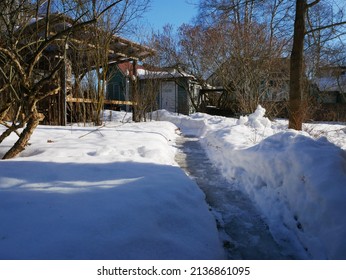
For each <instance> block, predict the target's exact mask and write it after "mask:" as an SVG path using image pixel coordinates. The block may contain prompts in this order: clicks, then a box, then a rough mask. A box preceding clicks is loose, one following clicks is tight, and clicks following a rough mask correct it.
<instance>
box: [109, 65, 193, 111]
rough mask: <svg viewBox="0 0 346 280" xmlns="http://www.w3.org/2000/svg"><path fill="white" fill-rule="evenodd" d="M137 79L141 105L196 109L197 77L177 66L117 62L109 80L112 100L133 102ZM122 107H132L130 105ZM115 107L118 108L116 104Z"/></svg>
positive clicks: (122, 107) (167, 108) (110, 72)
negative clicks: (160, 66) (165, 66)
mask: <svg viewBox="0 0 346 280" xmlns="http://www.w3.org/2000/svg"><path fill="white" fill-rule="evenodd" d="M133 79H137V82H138V90H139V93H138V95H139V100H137V101H136V102H137V103H140V104H139V106H140V107H141V106H142V107H143V106H145V107H147V110H148V111H150V110H157V109H165V110H167V111H170V112H175V113H180V114H190V113H192V112H194V111H195V110H194V106H193V104H192V103H193V102H194V101H197V98H198V93H199V89H200V86H199V85H198V83H197V81H196V79H195V77H194V76H192V75H190V74H187V73H185V72H183V71H179V70H177V69H174V68H154V67H149V66H143V65H137V66H136V69H135V71H134V69H133V65H132V64H131V63H128V62H124V63H120V64H114V65H112V66H111V67H110V69H109V79H108V82H107V94H106V98H107V99H108V100H112V99H114V100H124V101H131V100H132V99H133V86H132V82H131V81H132V80H133ZM117 108H118V109H123V110H130V108H129V106H118V107H117ZM113 109H114V107H113Z"/></svg>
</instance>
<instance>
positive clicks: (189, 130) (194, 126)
mask: <svg viewBox="0 0 346 280" xmlns="http://www.w3.org/2000/svg"><path fill="white" fill-rule="evenodd" d="M152 118H153V119H154V120H157V121H169V122H171V123H174V124H175V125H176V126H177V127H178V128H179V129H180V130H181V131H182V132H183V133H184V135H191V136H197V137H200V136H202V135H204V133H205V131H206V130H207V122H206V120H205V117H204V114H196V115H195V117H189V116H185V115H179V114H176V113H171V112H168V111H166V110H158V111H156V112H154V113H152Z"/></svg>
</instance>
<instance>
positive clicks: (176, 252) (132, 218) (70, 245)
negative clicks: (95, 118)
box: [0, 112, 224, 259]
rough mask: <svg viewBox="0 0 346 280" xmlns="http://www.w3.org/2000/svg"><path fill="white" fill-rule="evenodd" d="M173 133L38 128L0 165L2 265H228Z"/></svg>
mask: <svg viewBox="0 0 346 280" xmlns="http://www.w3.org/2000/svg"><path fill="white" fill-rule="evenodd" d="M116 114H117V113H116V112H113V115H112V117H114V118H117V119H123V117H124V114H123V113H120V114H119V115H118V116H116ZM176 129H177V128H176V126H175V125H173V124H172V123H169V122H150V123H149V122H148V123H140V124H136V123H119V122H112V123H107V124H106V126H105V127H101V128H98V129H97V128H94V127H91V128H85V127H78V126H72V127H52V126H39V127H38V128H37V130H36V131H35V133H34V135H33V137H32V139H31V141H30V142H31V145H30V146H29V147H28V148H27V150H25V151H24V152H23V153H22V154H21V156H20V157H18V158H16V159H12V160H6V161H0V170H1V174H0V224H1V227H0V259H201V258H202V259H219V258H224V251H223V248H222V244H221V242H220V241H219V237H218V232H217V228H216V223H215V220H214V218H213V216H212V215H211V213H210V211H209V208H208V206H207V204H206V203H205V200H204V198H205V196H204V194H203V193H202V192H201V191H200V189H199V188H198V186H197V185H196V184H195V183H194V182H193V181H191V180H190V179H189V178H188V177H187V175H186V174H185V173H184V172H183V171H182V170H181V169H180V168H179V167H178V166H177V164H176V162H175V160H174V157H175V154H176V149H175V148H174V143H175V138H176V137H177V134H176ZM15 140H16V139H15V137H13V138H12V137H11V139H7V140H6V142H5V143H3V145H1V146H0V154H3V153H4V152H5V148H6V147H9V146H10V144H11V143H12V142H13V141H15Z"/></svg>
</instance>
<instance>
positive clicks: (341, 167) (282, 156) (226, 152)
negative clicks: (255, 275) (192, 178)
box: [204, 108, 346, 259]
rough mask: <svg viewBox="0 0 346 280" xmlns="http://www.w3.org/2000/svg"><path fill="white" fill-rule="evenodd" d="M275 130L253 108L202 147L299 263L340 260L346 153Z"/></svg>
mask: <svg viewBox="0 0 346 280" xmlns="http://www.w3.org/2000/svg"><path fill="white" fill-rule="evenodd" d="M258 129H260V130H261V131H262V132H261V134H260V137H259V138H258V137H257V136H258V135H256V133H258ZM274 130H275V127H274V125H273V124H271V123H270V121H269V120H268V119H264V111H263V110H262V108H258V109H257V111H256V112H255V113H254V114H253V115H251V116H249V117H244V118H241V119H240V120H239V121H238V122H237V125H234V126H229V127H225V128H223V129H220V128H218V129H215V130H213V129H211V130H209V132H208V133H206V135H205V139H204V146H205V147H206V149H207V150H208V154H209V157H210V158H211V160H212V161H213V162H214V163H215V164H217V165H218V166H219V167H220V168H221V169H222V172H223V174H224V176H225V177H226V178H228V179H229V180H234V181H235V184H236V185H237V186H238V187H239V188H240V189H242V190H243V191H245V192H246V193H247V194H248V195H249V197H250V198H251V199H252V200H253V201H254V202H255V203H256V205H257V206H258V207H259V208H260V209H261V211H262V213H263V214H264V215H265V217H266V218H267V220H268V223H269V225H270V229H271V231H272V232H273V234H274V237H275V236H276V237H277V238H278V241H280V239H281V242H283V241H284V239H287V236H289V238H290V242H292V243H293V245H294V246H296V248H297V250H299V247H301V249H300V250H301V256H302V257H304V255H305V257H306V258H315V259H325V258H328V259H345V258H346V245H345V244H346V243H345V242H344V240H343V239H344V237H345V236H346V223H345V219H344V213H346V152H345V151H343V150H342V149H340V148H339V147H336V146H335V145H333V144H331V143H330V142H328V141H327V140H326V139H325V138H321V139H319V140H314V139H312V138H311V137H310V136H309V135H308V134H306V133H303V132H302V133H298V132H296V131H290V130H288V131H285V132H280V133H277V134H274V135H271V134H273V133H274ZM251 135H252V136H251ZM266 136H268V137H267V138H266ZM251 137H252V138H251ZM256 137H257V138H258V139H256ZM261 138H262V139H264V140H262V141H258V140H260V139H261ZM255 140H256V141H255ZM257 142H259V143H258V144H256V143H257ZM292 233H294V234H293V235H292ZM285 242H286V241H285ZM299 244H302V246H300V245H299ZM302 248H303V249H302ZM304 250H306V251H307V252H306V253H305V252H304Z"/></svg>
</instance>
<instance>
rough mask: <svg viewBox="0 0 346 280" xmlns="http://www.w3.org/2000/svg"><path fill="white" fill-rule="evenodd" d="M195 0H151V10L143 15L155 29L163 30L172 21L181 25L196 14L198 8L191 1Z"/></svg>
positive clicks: (175, 24) (176, 24)
mask: <svg viewBox="0 0 346 280" xmlns="http://www.w3.org/2000/svg"><path fill="white" fill-rule="evenodd" d="M191 2H192V3H193V2H196V1H195V0H151V4H150V6H151V7H150V9H149V11H148V12H147V13H146V14H145V15H143V17H144V20H145V21H147V22H148V24H149V26H150V27H152V28H153V29H154V30H158V29H159V30H161V29H162V27H163V26H164V25H165V24H167V23H170V24H172V25H173V26H175V27H179V26H180V25H181V24H183V23H189V22H190V21H191V19H192V18H193V17H194V16H195V15H196V13H197V9H196V7H195V6H194V5H191V4H189V3H191Z"/></svg>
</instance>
